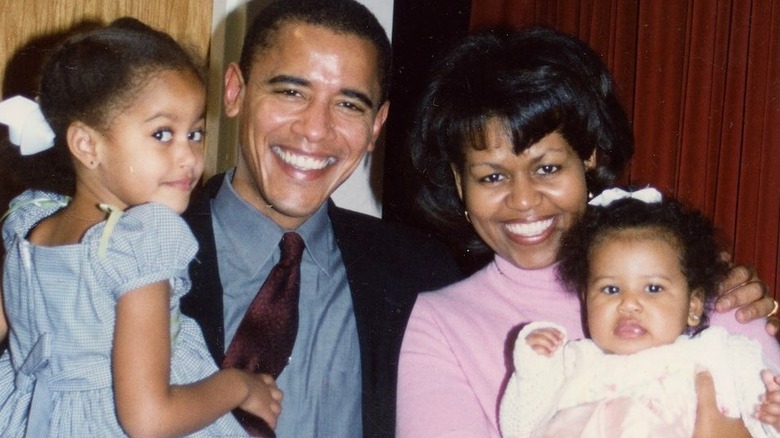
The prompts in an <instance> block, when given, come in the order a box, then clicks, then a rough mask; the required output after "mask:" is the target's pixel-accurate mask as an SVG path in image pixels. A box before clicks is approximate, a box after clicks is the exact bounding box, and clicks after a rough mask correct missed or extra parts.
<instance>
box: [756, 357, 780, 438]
mask: <svg viewBox="0 0 780 438" xmlns="http://www.w3.org/2000/svg"><path fill="white" fill-rule="evenodd" d="M761 380H763V381H764V386H766V394H764V396H763V397H762V398H761V404H760V405H758V408H756V412H755V414H754V416H755V417H756V419H757V420H758V421H760V422H762V423H765V424H769V425H771V426H773V427H774V428H775V429H777V430H778V431H780V376H775V375H774V374H772V372H771V371H769V370H763V371H761Z"/></svg>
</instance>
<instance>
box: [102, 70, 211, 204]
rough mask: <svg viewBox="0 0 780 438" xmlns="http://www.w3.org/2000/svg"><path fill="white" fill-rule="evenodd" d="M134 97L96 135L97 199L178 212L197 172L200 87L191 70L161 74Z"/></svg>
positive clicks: (201, 109) (199, 170)
mask: <svg viewBox="0 0 780 438" xmlns="http://www.w3.org/2000/svg"><path fill="white" fill-rule="evenodd" d="M136 96H137V97H136V99H135V101H134V102H131V103H130V105H129V106H128V107H127V108H126V109H123V110H121V111H119V112H118V113H117V115H115V116H114V117H113V118H112V120H111V121H110V123H109V129H108V130H107V132H105V133H104V134H96V138H97V141H96V142H97V144H96V154H97V168H96V169H97V171H98V172H99V180H100V184H99V187H98V199H99V200H100V202H106V203H109V204H112V205H114V206H116V207H119V208H122V209H125V208H127V207H132V206H134V205H138V204H143V203H147V202H157V203H161V204H164V205H166V206H168V207H169V208H171V209H173V210H174V211H176V212H179V213H181V212H183V211H184V209H185V208H186V207H187V204H188V203H189V199H190V193H191V192H192V189H193V188H194V187H195V184H196V183H197V181H198V179H199V178H200V176H201V174H202V173H203V134H204V109H205V102H206V101H205V99H206V97H205V89H204V87H203V85H202V83H201V82H200V81H199V80H198V79H197V78H196V77H195V76H194V74H192V73H191V72H186V71H176V70H164V71H162V72H159V73H157V74H154V75H153V76H152V77H150V78H149V80H148V81H147V84H146V85H145V86H143V87H142V88H141V90H139V92H138V93H137V94H136Z"/></svg>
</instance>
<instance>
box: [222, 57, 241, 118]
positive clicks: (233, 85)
mask: <svg viewBox="0 0 780 438" xmlns="http://www.w3.org/2000/svg"><path fill="white" fill-rule="evenodd" d="M245 88H246V84H245V83H244V75H243V74H242V73H241V68H240V67H239V66H238V64H236V63H235V62H231V63H230V65H228V67H227V70H226V71H225V93H224V95H223V96H222V100H223V103H224V105H225V115H226V116H227V117H235V116H237V115H238V113H239V112H241V105H242V104H243V102H244V92H245Z"/></svg>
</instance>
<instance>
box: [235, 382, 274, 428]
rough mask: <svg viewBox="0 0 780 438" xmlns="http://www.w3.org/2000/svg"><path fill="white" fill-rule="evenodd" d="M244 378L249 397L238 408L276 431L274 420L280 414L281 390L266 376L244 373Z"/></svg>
mask: <svg viewBox="0 0 780 438" xmlns="http://www.w3.org/2000/svg"><path fill="white" fill-rule="evenodd" d="M246 376H247V386H248V387H249V395H248V396H247V398H246V399H245V400H244V401H243V402H242V403H241V405H240V406H239V407H240V408H241V409H243V410H245V411H247V412H249V413H251V414H254V415H256V416H258V417H260V418H262V419H263V420H264V421H265V422H266V423H268V425H269V426H271V429H276V420H277V419H278V418H279V414H280V413H281V412H282V398H283V397H284V394H283V393H282V390H281V389H279V387H278V386H276V381H275V380H274V378H273V377H271V376H270V375H268V374H250V373H246Z"/></svg>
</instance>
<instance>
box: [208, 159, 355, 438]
mask: <svg viewBox="0 0 780 438" xmlns="http://www.w3.org/2000/svg"><path fill="white" fill-rule="evenodd" d="M232 178H233V173H232V171H230V172H228V173H227V175H226V176H225V183H223V185H222V187H221V188H220V190H219V192H218V193H217V196H216V197H215V198H214V199H213V200H212V205H211V211H212V212H213V221H214V239H215V241H216V248H217V260H218V264H219V273H220V278H221V280H222V288H223V291H224V297H223V301H224V317H225V347H226V348H227V346H228V345H229V343H230V341H231V340H232V339H233V336H234V335H235V333H236V330H237V329H238V325H239V324H240V322H241V319H242V318H243V317H244V313H245V311H246V309H247V308H248V307H249V304H250V303H251V302H252V300H253V299H254V297H255V295H256V294H257V291H258V290H259V289H260V287H261V286H262V284H263V282H264V281H265V279H266V277H267V276H268V274H269V273H270V271H271V269H272V268H273V266H274V265H275V264H276V263H277V261H278V260H279V256H280V250H279V241H280V240H281V238H282V235H283V234H284V232H285V230H284V229H282V228H280V227H279V226H278V225H276V224H275V223H274V222H273V221H271V220H270V219H269V218H268V217H267V216H265V215H263V214H261V213H260V212H258V211H257V210H256V209H255V208H254V207H252V206H251V205H249V204H248V203H247V202H246V201H244V200H243V199H242V198H240V197H239V196H238V194H237V193H236V192H235V191H234V189H233V187H232V185H231V183H230V181H231V180H232ZM295 231H296V232H297V233H298V234H300V236H301V237H302V238H303V240H304V242H305V243H306V250H305V251H304V253H303V260H302V262H301V292H300V301H299V305H298V310H299V327H298V336H297V338H296V340H295V346H294V347H293V352H292V356H291V358H290V363H288V365H287V367H285V369H284V371H282V374H281V375H280V376H279V378H278V379H277V384H278V385H279V388H281V390H282V391H284V400H283V401H282V413H281V415H280V417H279V421H278V424H277V428H276V433H277V437H279V438H287V437H296V438H305V437H312V438H314V437H345V438H346V437H356V438H357V437H362V436H363V427H362V415H361V413H362V408H361V402H362V400H361V393H362V386H361V371H360V345H359V343H358V335H357V327H356V325H355V313H354V310H353V307H352V296H351V294H350V290H349V284H348V282H347V273H346V270H345V268H344V263H343V262H342V260H341V252H340V251H339V248H338V246H337V245H336V238H335V236H334V233H333V227H332V226H331V223H330V218H329V217H328V212H327V205H323V206H322V207H321V208H320V209H319V210H318V211H317V212H316V213H315V214H314V215H313V216H312V217H311V218H309V220H307V221H306V222H305V223H304V224H303V225H301V226H300V227H299V228H298V229H297V230H295Z"/></svg>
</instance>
